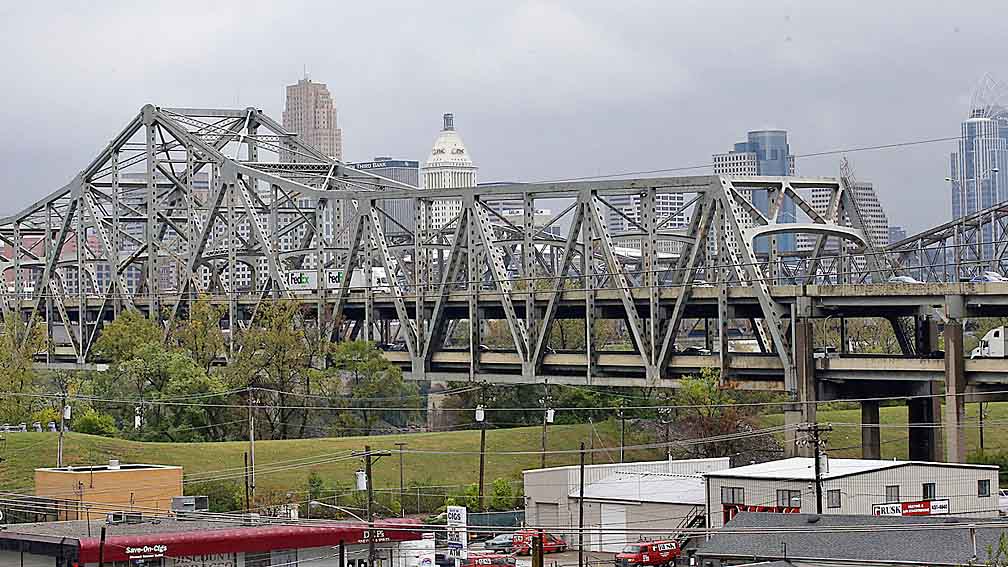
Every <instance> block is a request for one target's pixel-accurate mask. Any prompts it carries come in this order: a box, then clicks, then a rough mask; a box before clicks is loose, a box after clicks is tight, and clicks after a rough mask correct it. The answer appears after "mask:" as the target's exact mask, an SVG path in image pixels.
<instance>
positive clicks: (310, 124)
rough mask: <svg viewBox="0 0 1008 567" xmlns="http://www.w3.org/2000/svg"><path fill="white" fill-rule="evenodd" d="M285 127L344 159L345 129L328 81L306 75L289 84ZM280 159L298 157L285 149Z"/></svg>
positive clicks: (318, 147) (327, 152) (330, 154)
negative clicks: (338, 115)
mask: <svg viewBox="0 0 1008 567" xmlns="http://www.w3.org/2000/svg"><path fill="white" fill-rule="evenodd" d="M283 127H284V129H286V130H287V131H289V132H295V133H297V134H298V135H299V136H300V138H301V140H302V141H304V142H305V143H307V144H308V145H311V146H313V147H315V148H316V149H318V150H319V151H321V152H322V153H324V154H325V155H327V156H329V157H331V158H333V159H336V160H340V161H342V160H343V132H342V131H341V130H340V129H339V126H338V124H337V122H336V105H335V104H333V99H332V95H330V94H329V88H328V87H326V85H325V83H313V82H312V81H311V79H308V78H307V77H306V78H304V79H301V80H300V81H298V82H297V84H294V85H287V103H286V107H285V109H284V111H283ZM280 159H281V161H294V155H293V154H292V153H291V152H289V151H285V152H282V153H281V157H280Z"/></svg>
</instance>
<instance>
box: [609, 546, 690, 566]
mask: <svg viewBox="0 0 1008 567" xmlns="http://www.w3.org/2000/svg"><path fill="white" fill-rule="evenodd" d="M681 551H682V550H681V549H680V548H679V544H678V543H676V542H674V541H672V540H661V541H639V542H637V543H631V544H629V545H626V546H624V547H623V550H622V551H620V552H619V553H617V554H616V560H615V562H616V567H642V566H649V567H663V566H665V565H673V564H675V560H676V558H677V557H679V554H680V552H681Z"/></svg>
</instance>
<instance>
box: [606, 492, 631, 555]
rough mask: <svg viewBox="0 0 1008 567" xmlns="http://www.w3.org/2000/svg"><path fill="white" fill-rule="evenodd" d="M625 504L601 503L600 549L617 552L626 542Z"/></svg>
mask: <svg viewBox="0 0 1008 567" xmlns="http://www.w3.org/2000/svg"><path fill="white" fill-rule="evenodd" d="M625 532H626V506H623V505H621V504H603V505H602V551H609V552H612V553H617V552H619V551H620V550H621V549H623V544H624V543H625V542H626V539H627V538H626V533H625Z"/></svg>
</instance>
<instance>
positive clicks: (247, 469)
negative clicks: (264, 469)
mask: <svg viewBox="0 0 1008 567" xmlns="http://www.w3.org/2000/svg"><path fill="white" fill-rule="evenodd" d="M308 507H309V508H311V505H309V506H308ZM251 509H252V507H251V502H249V467H248V451H245V511H246V512H248V511H249V510H251Z"/></svg>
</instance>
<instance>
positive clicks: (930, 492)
mask: <svg viewBox="0 0 1008 567" xmlns="http://www.w3.org/2000/svg"><path fill="white" fill-rule="evenodd" d="M921 492H922V493H923V494H922V500H934V497H935V495H936V494H937V493H938V491H937V490H936V489H935V483H933V482H925V483H924V484H922V485H921Z"/></svg>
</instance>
